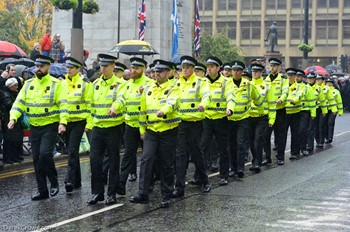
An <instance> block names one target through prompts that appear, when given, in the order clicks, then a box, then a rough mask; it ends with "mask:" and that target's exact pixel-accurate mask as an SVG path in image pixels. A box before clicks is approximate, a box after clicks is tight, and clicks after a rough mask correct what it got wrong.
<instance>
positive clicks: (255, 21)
mask: <svg viewBox="0 0 350 232" xmlns="http://www.w3.org/2000/svg"><path fill="white" fill-rule="evenodd" d="M199 6H200V15H201V30H202V32H205V33H209V34H215V33H220V32H221V33H224V34H226V35H227V36H228V37H229V38H230V39H232V40H234V42H235V44H236V45H237V46H239V47H241V48H243V50H244V51H245V53H246V54H245V55H246V57H247V60H250V59H251V58H257V57H262V56H264V54H265V53H266V51H268V50H269V49H270V47H269V45H268V44H267V43H266V42H265V38H266V36H267V33H268V29H269V27H270V26H271V24H272V22H273V21H276V22H277V26H278V45H277V46H276V50H277V51H280V52H281V53H282V57H283V59H284V61H285V66H287V67H288V66H294V67H301V64H302V56H303V53H302V52H301V51H300V50H299V49H298V45H299V44H301V43H302V42H303V33H304V32H303V24H304V22H303V19H304V0H199ZM309 44H312V45H313V46H314V49H313V51H312V52H310V53H309V65H321V66H326V65H328V64H331V63H338V64H339V62H340V57H341V55H345V54H347V55H349V54H350V0H309Z"/></svg>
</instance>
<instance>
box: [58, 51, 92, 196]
mask: <svg viewBox="0 0 350 232" xmlns="http://www.w3.org/2000/svg"><path fill="white" fill-rule="evenodd" d="M65 62H66V67H67V71H68V74H67V77H66V79H65V80H64V81H63V85H65V88H66V89H67V103H68V115H69V117H68V124H67V129H66V134H65V136H66V141H67V142H68V171H67V174H66V179H65V181H64V183H65V188H66V193H67V194H70V193H72V191H73V188H80V186H81V172H80V162H79V147H80V141H81V137H82V136H83V133H84V130H85V126H86V124H87V123H88V124H89V125H88V126H87V128H92V117H91V112H90V109H91V94H92V86H91V83H89V82H87V81H86V80H84V79H83V77H82V76H80V73H79V72H80V67H81V66H82V63H81V62H79V61H78V60H76V59H74V58H73V57H67V58H66V61H65Z"/></svg>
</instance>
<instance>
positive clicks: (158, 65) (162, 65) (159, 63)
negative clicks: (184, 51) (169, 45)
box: [153, 60, 171, 72]
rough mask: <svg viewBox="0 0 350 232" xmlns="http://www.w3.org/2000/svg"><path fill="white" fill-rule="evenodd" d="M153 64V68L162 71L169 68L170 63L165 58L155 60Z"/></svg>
mask: <svg viewBox="0 0 350 232" xmlns="http://www.w3.org/2000/svg"><path fill="white" fill-rule="evenodd" d="M153 64H154V68H153V69H154V71H156V72H162V71H165V70H170V69H171V64H170V63H169V62H168V61H166V60H155V62H153Z"/></svg>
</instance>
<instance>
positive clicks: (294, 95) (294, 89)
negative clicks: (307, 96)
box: [285, 81, 304, 114]
mask: <svg viewBox="0 0 350 232" xmlns="http://www.w3.org/2000/svg"><path fill="white" fill-rule="evenodd" d="M288 82H289V81H288ZM303 93H304V91H303V86H302V85H300V84H299V83H298V82H294V83H293V84H290V85H289V90H288V97H287V101H286V103H285V108H286V113H287V114H296V113H299V112H300V111H301V108H302V103H301V99H302V97H303ZM291 101H293V104H292V103H291Z"/></svg>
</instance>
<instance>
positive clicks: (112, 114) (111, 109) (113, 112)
mask: <svg viewBox="0 0 350 232" xmlns="http://www.w3.org/2000/svg"><path fill="white" fill-rule="evenodd" d="M116 114H117V112H115V109H114V108H113V107H112V108H110V109H109V110H108V115H109V116H114V115H116Z"/></svg>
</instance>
